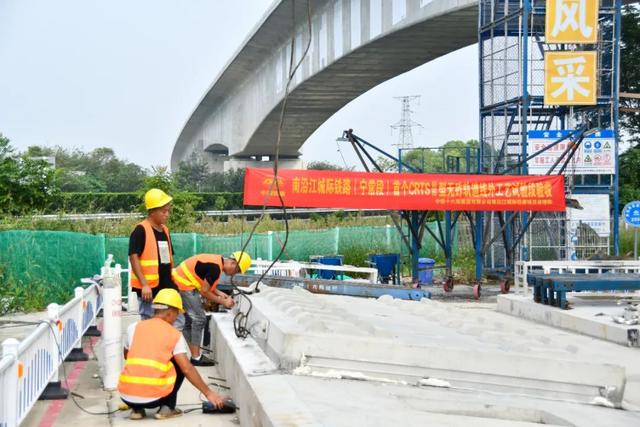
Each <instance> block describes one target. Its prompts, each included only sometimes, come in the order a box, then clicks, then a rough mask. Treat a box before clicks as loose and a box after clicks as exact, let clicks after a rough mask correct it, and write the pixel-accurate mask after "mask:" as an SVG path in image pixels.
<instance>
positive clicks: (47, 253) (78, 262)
mask: <svg viewBox="0 0 640 427" xmlns="http://www.w3.org/2000/svg"><path fill="white" fill-rule="evenodd" d="M104 257H105V241H104V236H103V235H92V234H84V233H73V232H65V231H32V230H12V231H3V232H0V266H1V267H2V269H4V271H5V273H6V274H7V275H8V276H10V277H12V278H14V279H16V280H17V281H19V282H22V283H24V284H25V285H28V284H29V282H30V281H34V280H44V281H46V282H47V283H48V284H50V285H51V286H56V287H59V288H60V287H64V288H68V289H71V288H73V287H75V286H78V285H79V284H80V279H81V278H83V277H90V276H93V275H94V274H95V273H96V272H99V269H100V266H101V264H102V262H103V260H104Z"/></svg>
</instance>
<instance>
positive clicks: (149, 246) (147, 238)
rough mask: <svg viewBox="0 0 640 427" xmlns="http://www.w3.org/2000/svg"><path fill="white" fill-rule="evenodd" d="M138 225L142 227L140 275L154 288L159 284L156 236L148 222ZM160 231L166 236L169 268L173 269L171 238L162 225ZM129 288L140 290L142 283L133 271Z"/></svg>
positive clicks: (167, 230)
mask: <svg viewBox="0 0 640 427" xmlns="http://www.w3.org/2000/svg"><path fill="white" fill-rule="evenodd" d="M138 225H141V226H142V227H144V249H143V250H142V254H141V255H140V267H142V274H144V278H145V279H147V283H148V284H149V286H150V287H151V288H155V287H156V286H158V284H159V283H160V275H159V274H158V266H159V264H158V263H159V257H158V242H157V241H156V235H155V234H154V233H153V227H151V223H150V222H149V220H147V219H145V220H144V221H142V222H141V223H140V224H138ZM162 230H164V233H165V234H166V235H167V239H168V243H169V259H170V262H171V267H172V268H173V254H172V253H171V236H169V229H168V228H167V227H165V226H164V225H163V226H162ZM131 287H132V288H138V289H142V283H140V280H139V279H138V277H137V276H136V274H135V273H134V272H133V271H132V272H131Z"/></svg>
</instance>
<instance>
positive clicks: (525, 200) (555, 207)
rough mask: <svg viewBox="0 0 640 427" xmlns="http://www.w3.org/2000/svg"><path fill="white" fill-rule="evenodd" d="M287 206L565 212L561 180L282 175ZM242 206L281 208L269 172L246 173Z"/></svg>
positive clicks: (250, 170)
mask: <svg viewBox="0 0 640 427" xmlns="http://www.w3.org/2000/svg"><path fill="white" fill-rule="evenodd" d="M278 182H279V187H280V194H281V196H282V199H283V201H284V204H285V206H287V207H307V208H352V209H399V210H441V211H445V210H446V211H557V212H561V211H564V210H565V198H564V177H562V176H556V175H553V176H513V175H454V174H414V173H370V172H342V171H317V170H296V169H287V170H281V171H279V173H278ZM244 204H245V205H254V206H262V205H265V204H266V205H268V206H280V205H281V203H280V200H279V198H278V193H277V190H276V185H275V183H274V182H273V170H271V169H255V168H247V169H246V174H245V179H244Z"/></svg>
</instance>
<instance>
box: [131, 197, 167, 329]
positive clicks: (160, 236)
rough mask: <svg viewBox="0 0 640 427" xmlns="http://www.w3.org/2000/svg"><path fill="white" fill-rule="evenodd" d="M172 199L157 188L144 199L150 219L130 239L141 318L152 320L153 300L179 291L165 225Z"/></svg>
mask: <svg viewBox="0 0 640 427" xmlns="http://www.w3.org/2000/svg"><path fill="white" fill-rule="evenodd" d="M172 200H173V199H172V197H171V196H169V195H168V194H167V193H165V192H164V191H162V190H160V189H157V188H153V189H151V190H149V191H147V192H146V193H145V195H144V205H145V208H146V209H147V212H148V216H147V218H146V219H145V220H144V221H142V222H140V223H139V224H138V225H137V226H136V228H135V229H134V230H133V232H132V233H131V236H130V237H129V262H130V263H131V271H132V274H131V288H132V289H133V291H134V292H135V293H136V294H137V296H138V301H139V303H140V305H139V307H140V317H141V318H142V319H143V320H145V319H149V318H151V316H152V315H153V310H152V309H151V300H152V299H153V298H154V297H155V296H156V294H157V293H158V292H159V291H160V290H161V289H166V288H173V289H177V287H176V285H175V284H174V283H173V281H172V279H171V270H172V269H173V246H172V244H171V236H170V235H169V229H168V228H167V226H166V225H165V224H166V223H167V220H168V219H169V215H170V213H171V201H172Z"/></svg>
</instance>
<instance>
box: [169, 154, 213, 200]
mask: <svg viewBox="0 0 640 427" xmlns="http://www.w3.org/2000/svg"><path fill="white" fill-rule="evenodd" d="M208 175H209V166H208V165H207V163H206V162H205V161H203V160H202V159H201V158H200V157H199V156H197V155H196V154H195V153H193V154H192V155H191V157H190V159H189V161H182V162H180V163H179V164H178V170H176V171H175V172H174V173H173V177H174V179H175V183H176V186H177V188H178V189H180V190H183V191H202V188H203V186H204V185H205V182H206V180H207V177H208Z"/></svg>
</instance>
